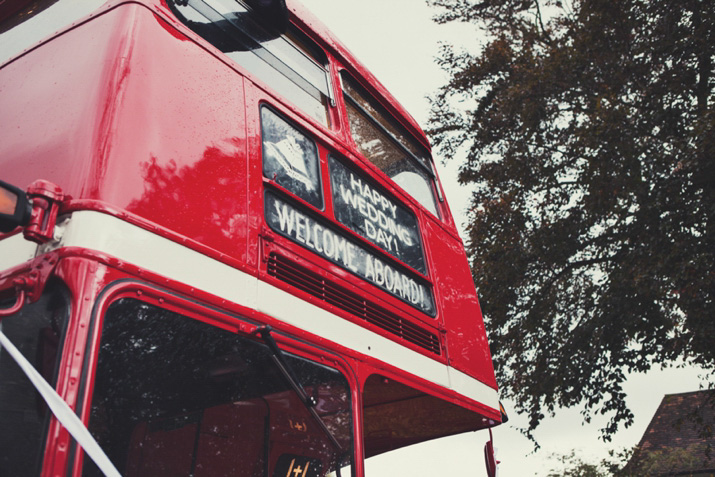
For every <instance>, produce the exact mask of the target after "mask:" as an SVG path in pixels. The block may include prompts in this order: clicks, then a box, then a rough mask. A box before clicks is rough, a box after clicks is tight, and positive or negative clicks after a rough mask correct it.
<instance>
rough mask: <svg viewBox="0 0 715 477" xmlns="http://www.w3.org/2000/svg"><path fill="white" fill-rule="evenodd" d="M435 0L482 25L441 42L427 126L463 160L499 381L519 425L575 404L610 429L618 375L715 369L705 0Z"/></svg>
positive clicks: (618, 407)
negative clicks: (476, 45)
mask: <svg viewBox="0 0 715 477" xmlns="http://www.w3.org/2000/svg"><path fill="white" fill-rule="evenodd" d="M429 2H430V3H431V4H432V5H433V6H435V7H436V8H437V12H438V13H437V16H436V17H435V18H436V21H438V22H440V23H447V22H455V21H460V22H471V23H473V24H474V25H475V27H476V28H477V29H480V30H481V31H482V33H484V34H486V38H487V42H486V45H485V46H484V48H483V49H482V51H481V52H480V53H479V54H470V53H469V52H464V51H459V50H457V49H455V48H453V47H450V46H443V47H442V48H443V49H442V54H441V56H440V59H439V60H438V61H439V62H440V63H441V66H442V67H443V68H444V69H445V70H446V71H447V72H448V73H449V74H450V80H449V82H448V83H447V84H446V85H445V86H444V87H442V88H441V90H440V91H439V92H438V93H437V94H435V95H434V97H433V98H432V114H431V118H430V124H429V126H430V127H429V132H430V133H431V136H432V138H433V141H434V145H435V147H436V150H437V151H438V152H439V153H440V154H441V155H442V156H443V157H452V156H456V157H466V159H465V161H464V163H463V164H462V165H461V168H460V174H459V180H460V181H461V182H462V183H463V184H468V185H471V186H472V187H473V190H474V192H473V195H472V199H471V209H470V211H469V212H468V229H467V232H468V240H467V248H468V252H469V254H470V257H471V266H472V272H473V276H474V280H475V282H476V285H477V289H478V291H479V294H480V300H481V303H482V307H483V310H484V313H485V317H486V319H487V324H488V329H489V331H490V341H491V346H492V354H493V357H494V360H495V364H496V366H497V373H498V377H499V379H500V381H501V383H502V392H503V393H504V394H505V395H506V396H507V397H510V398H513V399H514V401H515V402H516V403H517V404H516V406H517V411H519V412H526V413H528V415H529V418H530V427H529V429H528V430H527V434H528V435H529V436H531V431H533V429H534V428H535V427H536V426H538V424H539V422H540V421H541V420H542V419H543V417H544V413H546V412H553V410H554V409H555V408H556V407H559V406H567V407H568V406H574V405H581V406H583V414H584V417H585V419H586V420H588V419H590V417H591V416H592V415H593V413H594V412H596V413H604V414H607V415H609V417H610V421H609V423H608V425H607V426H606V427H605V428H604V429H603V430H602V432H603V437H604V438H605V439H607V440H608V438H609V436H610V435H611V434H612V433H613V432H615V431H616V430H617V428H618V426H619V425H625V426H628V425H629V424H630V423H631V422H632V420H633V414H632V412H631V411H630V410H629V409H628V407H627V405H626V403H625V400H624V398H625V395H624V391H623V389H622V383H623V381H624V380H625V377H626V374H627V373H628V372H632V371H638V372H643V371H646V370H648V369H649V368H650V367H651V366H652V365H654V364H661V365H667V364H669V363H674V362H681V361H683V360H684V361H685V362H687V363H695V364H699V365H702V366H705V367H706V368H708V369H713V367H714V365H715V346H714V345H713V336H715V302H714V298H715V259H714V256H713V255H714V253H715V147H714V145H713V144H714V142H715V111H714V108H713V100H714V99H715V98H714V84H715V74H714V73H715V71H713V68H714V66H713V65H714V64H715V58H714V56H715V32H714V30H715V2H712V1H711V0H678V1H676V0H623V1H618V2H614V1H611V0H429ZM475 36H476V35H475Z"/></svg>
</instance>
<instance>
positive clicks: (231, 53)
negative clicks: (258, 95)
mask: <svg viewBox="0 0 715 477" xmlns="http://www.w3.org/2000/svg"><path fill="white" fill-rule="evenodd" d="M170 4H171V6H172V7H173V11H174V12H175V13H176V15H177V17H178V18H179V19H180V20H181V21H182V22H183V23H185V24H186V25H187V26H188V27H189V28H191V29H192V30H193V31H195V32H196V33H197V34H198V35H200V36H201V37H202V38H204V39H205V40H206V41H208V42H209V43H211V44H212V45H214V46H215V47H216V48H218V49H219V50H221V51H222V52H223V53H225V54H226V55H227V56H228V57H229V58H231V59H232V60H234V61H235V62H236V63H238V64H240V65H241V66H243V67H244V68H245V69H246V70H248V71H249V72H250V73H252V74H254V75H255V76H257V77H258V78H260V79H261V80H262V81H264V82H265V83H266V84H267V85H268V86H270V87H271V88H272V89H273V90H274V91H276V92H277V93H279V94H281V95H282V96H283V97H285V98H286V99H288V100H289V101H291V102H293V104H295V105H296V106H297V107H298V108H300V109H301V110H303V111H305V112H306V113H308V114H309V115H310V116H311V117H313V118H315V119H316V120H318V121H319V122H320V123H322V124H324V125H326V126H328V125H329V115H328V107H329V104H330V103H331V102H332V89H331V87H330V80H329V76H328V72H327V69H326V65H327V62H328V60H327V57H326V55H325V53H324V52H323V51H322V50H321V49H320V48H318V46H317V45H314V44H313V43H312V42H311V41H310V40H309V39H308V38H304V37H303V35H302V34H301V33H300V32H297V31H292V30H290V31H289V32H288V33H286V34H285V35H280V34H278V33H276V32H274V31H271V30H270V29H267V28H266V27H265V26H264V25H263V24H262V23H261V22H260V21H259V19H258V18H256V14H255V13H253V12H252V11H251V10H250V9H249V8H248V7H246V6H244V5H243V3H241V2H240V1H236V0H188V1H186V0H185V1H183V2H180V1H176V0H174V1H172V2H170ZM184 5H185V6H184Z"/></svg>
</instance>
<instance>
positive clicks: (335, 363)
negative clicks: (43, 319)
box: [69, 277, 362, 477]
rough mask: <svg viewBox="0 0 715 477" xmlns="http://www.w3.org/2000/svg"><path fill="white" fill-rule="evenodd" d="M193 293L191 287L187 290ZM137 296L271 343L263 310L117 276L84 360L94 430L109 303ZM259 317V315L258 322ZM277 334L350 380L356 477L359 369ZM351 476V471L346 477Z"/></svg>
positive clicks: (80, 459) (80, 407) (78, 455)
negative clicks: (263, 332)
mask: <svg viewBox="0 0 715 477" xmlns="http://www.w3.org/2000/svg"><path fill="white" fill-rule="evenodd" d="M187 292H188V289H187ZM126 298H128V299H132V300H135V301H138V302H142V303H145V304H147V305H150V306H154V307H157V308H160V309H162V310H165V311H169V312H172V313H176V314H179V315H182V316H183V317H184V318H186V319H190V320H194V321H197V322H200V323H203V324H206V325H208V326H212V327H215V328H219V329H221V330H224V331H227V332H230V333H234V334H235V335H236V336H238V337H241V338H243V339H249V340H252V341H255V342H256V343H258V344H260V345H265V343H264V341H263V340H262V339H261V338H260V336H258V335H257V334H256V333H257V330H258V328H259V327H260V326H263V325H264V323H266V322H268V323H270V322H271V320H266V317H265V316H261V317H255V316H253V315H257V314H259V312H256V311H254V310H252V309H250V308H244V307H242V306H240V305H238V307H237V308H238V309H237V310H226V309H221V308H218V307H216V306H214V305H211V304H210V303H207V302H204V301H199V299H197V298H192V297H190V296H189V295H188V294H186V293H182V292H177V291H173V290H169V289H165V288H162V287H160V286H157V285H153V284H150V283H147V282H141V281H138V280H137V279H136V278H134V277H127V278H121V279H116V280H114V281H113V282H110V283H108V284H107V285H106V286H105V287H104V288H103V289H102V290H101V291H100V292H99V294H98V296H97V299H96V301H95V303H94V306H93V308H92V313H91V318H90V329H89V332H88V335H87V344H86V346H85V347H84V350H85V353H84V359H83V361H84V365H83V368H82V375H81V378H80V384H79V392H78V400H77V414H78V415H79V416H80V418H81V420H82V422H83V423H84V424H85V426H87V428H88V429H89V427H90V422H89V420H90V415H91V411H92V397H93V394H94V391H95V389H94V387H95V384H96V373H97V365H98V362H99V352H100V348H101V344H102V341H101V339H102V328H103V326H104V319H105V317H106V315H107V311H108V310H109V308H110V307H111V306H112V305H113V304H114V303H116V302H118V301H119V300H121V299H126ZM255 318H258V320H260V321H257V320H256V319H255ZM272 334H273V337H274V339H275V341H276V342H277V344H278V346H279V348H280V350H281V351H283V352H284V353H288V354H291V355H293V356H295V357H298V358H301V359H304V360H307V361H309V362H311V363H314V364H315V365H318V366H322V367H327V368H330V369H332V370H334V371H337V372H338V373H339V374H340V375H341V376H342V378H343V379H344V380H345V382H346V383H347V385H348V390H347V391H348V395H349V399H350V406H349V408H348V409H349V412H350V416H351V426H350V440H351V441H350V444H351V446H350V461H349V462H350V464H351V465H352V469H353V473H352V476H353V477H354V476H355V475H356V474H355V470H354V469H356V468H357V467H358V465H357V463H358V460H359V459H361V456H360V455H359V454H358V451H360V450H361V448H362V445H361V443H360V442H358V439H361V432H360V423H359V420H360V419H361V411H362V409H361V405H362V404H361V394H362V390H361V388H360V385H359V381H358V378H357V372H356V370H355V369H354V367H353V366H351V364H350V363H349V361H348V360H347V359H345V357H344V356H341V355H338V354H335V352H333V351H331V350H330V349H327V348H325V347H324V346H320V345H318V344H316V343H311V342H308V341H306V340H304V339H301V338H300V337H299V336H296V335H295V334H290V333H288V332H285V331H282V330H277V329H275V327H274V329H273V333H272ZM75 448H76V446H75V445H74V442H73V445H72V451H73V452H72V454H73V455H70V459H69V462H70V468H71V473H70V474H71V475H78V476H79V475H83V474H82V472H83V467H84V463H85V461H86V459H87V458H88V456H87V455H86V453H85V452H84V451H83V450H82V449H81V448H79V451H78V452H77V451H76V449H75ZM344 477H348V476H344Z"/></svg>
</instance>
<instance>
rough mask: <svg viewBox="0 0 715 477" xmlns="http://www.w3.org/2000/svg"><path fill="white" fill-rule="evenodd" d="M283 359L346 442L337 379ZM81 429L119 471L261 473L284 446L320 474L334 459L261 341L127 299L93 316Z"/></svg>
mask: <svg viewBox="0 0 715 477" xmlns="http://www.w3.org/2000/svg"><path fill="white" fill-rule="evenodd" d="M288 359H289V361H290V365H291V366H292V367H293V369H294V370H295V372H296V374H297V376H298V377H299V379H300V380H301V381H302V382H303V384H304V386H305V388H306V391H307V392H309V393H310V394H311V395H312V396H313V397H314V398H315V399H316V401H317V402H318V405H317V407H316V409H317V411H318V414H319V415H320V416H321V417H322V418H323V420H324V421H325V422H326V425H327V426H328V428H329V429H330V430H331V431H332V432H333V433H334V435H335V436H336V438H337V439H338V441H339V442H340V444H341V446H343V448H346V449H350V448H351V447H352V415H351V412H350V391H349V387H348V384H347V382H346V380H345V378H344V377H343V376H342V375H340V373H338V372H337V371H335V370H333V369H330V368H327V367H324V366H321V365H318V364H316V363H313V362H310V361H308V360H305V359H302V358H298V357H295V356H289V357H288ZM89 428H90V431H91V432H92V434H93V435H94V436H95V437H96V438H97V440H98V441H99V443H100V445H102V447H103V448H104V449H105V451H106V452H107V454H108V456H109V457H110V459H111V460H112V461H113V462H114V464H115V465H116V466H117V468H118V469H119V471H120V472H121V473H122V475H125V476H127V477H131V476H140V475H152V476H155V477H161V476H172V477H173V476H190V475H191V476H200V475H205V476H222V475H226V476H228V475H231V476H246V477H253V476H256V477H259V476H261V477H262V476H264V475H273V474H274V472H275V471H276V469H279V466H280V465H282V463H283V462H286V461H287V460H286V459H287V457H286V456H288V455H289V456H294V457H293V458H296V459H297V458H298V457H299V458H301V459H303V460H305V461H306V462H312V463H313V464H312V468H313V469H314V470H315V471H317V473H316V474H314V475H320V476H322V475H324V474H325V473H327V472H329V471H331V470H333V469H334V467H335V465H336V464H337V463H338V461H340V460H341V458H342V457H341V456H337V455H335V453H334V447H333V446H332V444H331V443H330V441H329V440H328V438H327V437H326V435H325V434H324V433H323V432H322V431H321V430H320V429H319V428H318V426H317V424H316V422H315V421H314V420H313V418H312V416H311V415H310V414H309V412H308V411H307V410H306V408H305V407H304V406H303V404H302V403H301V402H300V401H299V399H298V397H297V396H296V394H295V392H294V391H292V390H291V388H290V386H289V385H288V384H287V383H286V382H285V380H284V378H283V377H282V375H281V374H280V372H279V371H278V369H277V368H276V366H275V364H274V363H273V361H272V359H271V355H270V352H269V351H268V350H267V348H266V347H265V346H264V345H263V344H261V343H259V342H256V341H253V340H251V339H247V338H245V337H242V336H239V335H236V334H235V333H232V332H229V331H226V330H223V329H220V328H217V327H215V326H211V325H209V324H207V323H203V322H200V321H197V320H193V319H190V318H186V317H184V316H181V315H179V314H177V313H174V312H171V311H167V310H164V309H161V308H158V307H155V306H152V305H148V304H146V303H143V302H140V301H137V300H131V299H122V300H119V301H117V302H115V303H113V304H112V305H111V306H110V307H109V309H108V311H107V313H106V316H105V318H104V325H103V329H102V338H101V346H100V351H99V362H98V365H97V373H96V382H95V386H94V393H93V398H92V410H91V418H90V425H89ZM84 466H85V472H84V475H91V476H94V475H101V474H99V473H98V471H97V469H96V467H94V465H93V464H92V463H91V462H89V461H88V459H85V464H84Z"/></svg>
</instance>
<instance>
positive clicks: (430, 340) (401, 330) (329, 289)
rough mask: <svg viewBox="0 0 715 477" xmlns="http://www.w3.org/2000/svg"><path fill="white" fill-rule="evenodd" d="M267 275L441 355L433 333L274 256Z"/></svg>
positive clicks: (270, 258) (270, 257)
mask: <svg viewBox="0 0 715 477" xmlns="http://www.w3.org/2000/svg"><path fill="white" fill-rule="evenodd" d="M268 274H269V275H272V276H274V277H276V278H278V279H279V280H281V281H284V282H286V283H288V284H290V285H293V286H294V287H296V288H300V289H301V290H303V291H304V292H306V293H309V294H311V295H313V296H315V297H317V298H319V299H321V300H323V301H325V302H328V303H330V304H331V305H335V306H337V307H339V308H341V309H343V310H345V311H347V312H348V313H350V314H352V315H354V316H357V317H358V318H361V319H363V320H365V321H367V322H368V323H371V324H373V325H375V326H378V327H380V328H382V329H383V330H385V331H388V332H389V333H391V334H393V335H395V336H398V337H400V338H402V339H404V340H406V341H409V342H410V343H412V344H414V345H417V346H419V347H420V348H423V349H425V350H427V351H429V352H430V353H434V354H437V355H439V354H441V350H440V346H439V339H438V337H437V335H436V334H434V333H432V332H430V331H429V330H426V329H424V328H422V327H420V326H418V325H415V324H414V323H411V322H409V321H407V320H404V319H402V318H400V317H398V316H395V315H393V314H392V313H390V312H389V311H387V310H385V309H384V308H382V307H381V306H379V305H377V304H376V303H373V302H372V301H370V300H366V299H365V298H363V297H361V296H360V295H358V294H357V293H353V292H351V291H349V290H347V289H345V288H343V287H341V286H340V285H337V284H336V283H334V282H332V281H330V280H326V279H325V278H323V277H321V276H320V275H318V274H317V273H314V272H311V271H310V270H308V269H306V268H305V267H303V266H301V265H299V264H297V263H295V262H294V261H292V260H289V259H287V258H285V257H283V256H281V255H278V254H276V253H271V254H270V256H269V259H268Z"/></svg>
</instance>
